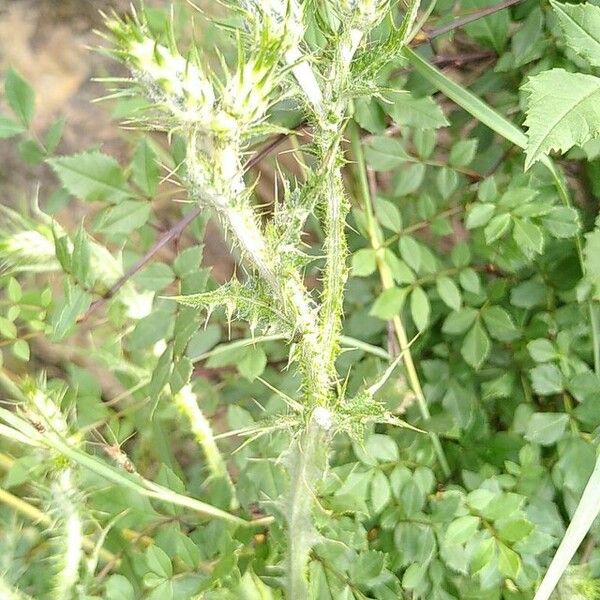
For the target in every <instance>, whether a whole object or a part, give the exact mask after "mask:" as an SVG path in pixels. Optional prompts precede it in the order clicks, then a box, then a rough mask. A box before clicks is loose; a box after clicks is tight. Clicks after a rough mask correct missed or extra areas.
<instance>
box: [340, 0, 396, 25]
mask: <svg viewBox="0 0 600 600" xmlns="http://www.w3.org/2000/svg"><path fill="white" fill-rule="evenodd" d="M387 5H388V0H339V7H340V9H341V10H342V12H344V13H346V14H350V15H352V16H353V17H355V18H357V19H358V20H359V25H360V26H362V27H368V26H372V25H373V24H374V23H376V22H377V21H379V19H380V18H381V17H382V16H383V15H384V14H385V10H386V8H387Z"/></svg>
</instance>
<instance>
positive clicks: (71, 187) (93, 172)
mask: <svg viewBox="0 0 600 600" xmlns="http://www.w3.org/2000/svg"><path fill="white" fill-rule="evenodd" d="M48 163H49V164H50V166H51V167H52V169H53V170H54V172H55V173H56V175H57V176H58V177H59V179H60V180H61V182H62V184H63V186H64V187H65V188H66V189H67V190H68V191H69V192H70V193H71V194H73V196H76V197H77V198H80V199H81V200H88V201H94V200H106V201H108V202H113V203H116V202H118V201H120V200H124V199H126V198H128V197H130V196H131V192H130V190H129V189H128V186H127V184H126V182H125V175H124V174H123V171H122V169H121V167H120V166H119V163H118V162H117V161H116V160H115V159H114V158H113V157H112V156H108V155H107V154H103V153H102V152H98V151H94V152H83V153H81V154H73V155H71V156H61V157H59V158H53V159H50V160H48Z"/></svg>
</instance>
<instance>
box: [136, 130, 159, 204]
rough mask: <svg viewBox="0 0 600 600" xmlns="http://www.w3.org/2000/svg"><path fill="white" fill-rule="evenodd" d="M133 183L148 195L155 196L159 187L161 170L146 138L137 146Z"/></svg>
mask: <svg viewBox="0 0 600 600" xmlns="http://www.w3.org/2000/svg"><path fill="white" fill-rule="evenodd" d="M131 166H132V170H133V173H132V179H133V182H134V183H135V184H136V185H137V186H138V187H139V188H140V189H141V190H142V191H143V192H144V193H145V194H146V195H147V196H154V194H156V188H157V186H158V179H159V176H160V170H159V168H158V165H157V163H156V154H154V151H153V150H152V148H151V147H150V144H148V141H147V140H146V139H145V138H142V139H141V140H140V142H139V143H138V145H137V148H136V151H135V154H134V155H133V163H132V165H131Z"/></svg>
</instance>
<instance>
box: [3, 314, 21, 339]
mask: <svg viewBox="0 0 600 600" xmlns="http://www.w3.org/2000/svg"><path fill="white" fill-rule="evenodd" d="M0 336H2V337H3V338H6V339H8V340H14V339H15V338H16V337H17V327H16V326H15V324H14V323H13V322H12V321H9V320H8V319H7V318H6V317H1V316H0Z"/></svg>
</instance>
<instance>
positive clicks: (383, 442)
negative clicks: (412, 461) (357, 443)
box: [365, 433, 399, 463]
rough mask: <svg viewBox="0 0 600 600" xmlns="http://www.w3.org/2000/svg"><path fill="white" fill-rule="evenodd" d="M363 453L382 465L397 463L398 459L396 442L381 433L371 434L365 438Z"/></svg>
mask: <svg viewBox="0 0 600 600" xmlns="http://www.w3.org/2000/svg"><path fill="white" fill-rule="evenodd" d="M365 451H366V452H367V454H368V455H369V456H371V457H372V458H374V459H375V460H377V461H378V462H382V463H389V462H398V459H399V452H398V446H397V444H396V442H395V441H394V440H393V439H392V438H391V437H389V436H388V435H383V434H382V433H373V434H371V435H370V436H369V437H368V438H367V441H366V442H365Z"/></svg>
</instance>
